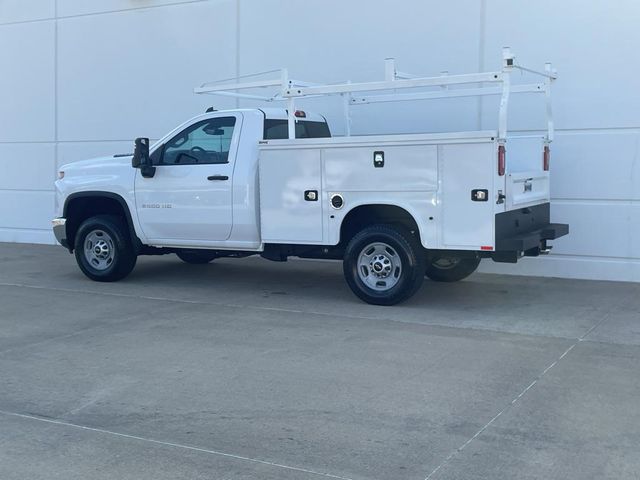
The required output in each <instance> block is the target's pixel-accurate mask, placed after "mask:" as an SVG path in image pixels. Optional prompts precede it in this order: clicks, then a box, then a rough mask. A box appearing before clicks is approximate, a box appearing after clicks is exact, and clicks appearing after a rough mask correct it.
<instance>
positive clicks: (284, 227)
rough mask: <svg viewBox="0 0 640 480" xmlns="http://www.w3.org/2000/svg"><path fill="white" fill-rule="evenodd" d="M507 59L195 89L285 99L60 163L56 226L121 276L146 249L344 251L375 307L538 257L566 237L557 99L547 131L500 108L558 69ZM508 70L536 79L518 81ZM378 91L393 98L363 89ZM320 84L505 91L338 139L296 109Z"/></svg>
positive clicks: (191, 252)
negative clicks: (556, 146) (557, 166)
mask: <svg viewBox="0 0 640 480" xmlns="http://www.w3.org/2000/svg"><path fill="white" fill-rule="evenodd" d="M503 60H504V61H503V68H502V70H501V71H498V72H489V73H483V74H471V75H450V76H449V75H447V76H438V77H415V76H409V75H408V74H402V73H400V72H397V71H396V70H395V65H394V64H393V61H387V74H386V77H385V80H384V81H382V82H370V83H361V84H357V83H347V84H340V85H325V86H318V85H316V84H310V83H308V82H296V81H294V80H289V79H288V77H287V74H286V71H283V74H282V76H281V78H279V79H278V81H277V82H275V81H264V82H256V81H253V82H249V83H244V84H242V83H230V84H222V85H220V84H217V85H213V86H204V87H201V88H199V89H197V93H214V94H216V93H224V94H235V95H238V96H244V97H249V98H257V97H256V96H254V95H249V94H243V93H238V92H240V91H242V89H245V88H265V87H272V86H278V87H279V89H278V92H277V94H276V95H275V96H274V97H265V98H264V99H265V100H278V99H284V100H286V101H287V102H288V108H287V109H284V108H280V109H275V108H269V109H258V108H253V109H236V110H227V111H213V110H210V111H208V112H207V113H205V114H204V115H199V116H197V117H194V118H192V119H191V120H189V121H187V122H186V123H184V124H182V125H180V126H179V127H177V128H176V129H175V130H173V131H171V132H170V133H168V134H167V135H166V136H165V137H163V138H161V139H160V140H158V141H157V142H155V143H154V144H153V145H152V146H150V145H149V140H148V139H146V138H139V139H136V142H135V152H134V154H133V155H131V154H127V155H114V156H111V157H104V158H99V159H93V160H87V161H82V162H77V163H73V164H68V165H65V166H63V167H62V168H61V170H60V172H59V174H58V177H59V178H58V180H57V181H56V183H55V185H56V194H57V195H56V197H57V213H56V214H57V218H55V219H54V220H53V230H54V233H55V236H56V238H57V240H58V241H59V242H60V244H62V245H63V246H64V247H66V248H67V249H69V251H70V252H75V257H76V260H77V263H78V265H79V267H80V269H81V270H82V271H83V272H84V274H85V275H86V276H88V277H89V278H91V279H93V280H97V281H115V280H119V279H122V278H124V277H125V276H127V275H128V274H129V273H130V272H131V271H132V270H133V268H134V266H135V263H136V258H137V256H138V255H148V254H150V255H155V254H168V253H175V254H177V256H178V257H179V258H180V259H182V260H183V261H185V262H188V263H207V262H210V261H212V260H213V259H215V258H219V257H244V256H248V255H261V256H262V257H264V258H267V259H269V260H275V261H284V260H286V259H287V257H289V256H297V257H304V258H317V259H336V260H343V265H344V275H345V278H346V281H347V284H348V285H349V287H350V288H351V289H352V291H353V292H354V293H355V294H356V295H357V296H358V297H360V298H361V299H362V300H364V301H366V302H368V303H372V304H378V305H392V304H395V303H398V302H400V301H403V300H405V299H407V298H408V297H410V296H411V295H413V294H414V293H415V292H416V291H417V290H418V289H419V288H420V286H421V284H422V281H423V278H424V276H425V275H426V276H427V277H429V278H430V279H432V280H435V281H447V282H449V281H457V280H461V279H463V278H465V277H467V276H468V275H470V274H471V273H472V272H474V271H475V270H476V268H477V267H478V264H479V262H480V260H481V259H482V258H491V259H493V260H494V261H497V262H516V261H517V260H518V259H519V258H520V257H521V256H525V255H526V256H537V255H539V254H542V253H546V252H547V251H548V249H549V247H548V245H547V241H548V240H551V239H555V238H557V237H559V236H562V235H565V234H567V233H568V226H567V225H564V224H554V223H550V203H549V201H550V196H549V143H550V142H551V140H552V135H553V130H552V127H553V125H552V122H551V118H550V113H551V111H550V103H548V105H547V114H548V117H549V118H548V131H547V133H546V135H538V136H535V135H534V136H520V137H518V136H514V135H507V131H506V104H507V102H508V98H509V94H510V93H513V92H541V93H545V94H546V97H547V99H549V98H550V96H549V93H550V85H551V81H552V80H553V79H555V73H554V72H552V71H551V69H550V67H547V69H546V70H545V71H544V72H536V71H532V70H530V69H524V67H520V66H518V65H517V64H516V63H515V61H514V57H513V56H512V55H511V54H510V52H509V51H508V50H506V51H505V54H504V58H503ZM514 68H521V69H523V70H526V71H527V72H532V73H533V74H537V75H541V76H543V78H544V79H545V80H544V83H540V84H531V85H522V86H512V85H511V84H510V82H509V74H510V72H511V70H512V69H514ZM495 83H499V84H500V86H499V87H497V88H495V87H492V85H494V84H495ZM469 84H473V85H475V86H473V87H472V88H469V87H464V88H453V87H455V86H457V85H469ZM477 85H480V86H477ZM487 85H489V86H487ZM420 87H422V88H423V89H426V91H422V92H419V91H417V90H416V89H417V88H420ZM432 87H436V88H437V90H433V88H432ZM405 88H407V89H410V91H409V93H398V91H402V89H405ZM380 90H393V91H394V92H393V93H392V94H386V95H373V96H363V95H364V94H363V92H378V91H380ZM324 94H335V95H341V96H342V97H343V99H344V103H345V112H346V113H347V117H348V108H349V107H350V106H355V105H359V104H367V103H372V102H375V101H391V100H394V101H395V100H400V101H403V100H411V101H413V100H421V99H429V98H443V97H444V98H447V97H461V96H470V95H485V94H486V95H498V96H500V97H501V102H500V120H499V123H500V125H499V128H498V129H497V130H495V131H477V132H462V133H438V134H411V135H382V136H350V135H347V136H344V137H331V135H330V131H329V127H328V125H327V122H326V120H325V119H324V117H322V116H321V115H317V114H311V113H305V112H303V111H300V110H295V105H294V100H295V99H296V98H298V97H303V96H317V95H324ZM403 95H404V97H402V96H403ZM398 96H400V97H398ZM405 97H406V98H405ZM347 125H349V120H348V119H347ZM347 133H348V134H349V131H347ZM507 150H508V151H509V159H508V160H507V153H506V152H507Z"/></svg>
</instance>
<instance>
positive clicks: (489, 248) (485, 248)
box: [480, 245, 493, 250]
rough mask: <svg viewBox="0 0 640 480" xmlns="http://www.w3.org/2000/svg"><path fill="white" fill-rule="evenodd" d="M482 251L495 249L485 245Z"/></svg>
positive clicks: (481, 248)
mask: <svg viewBox="0 0 640 480" xmlns="http://www.w3.org/2000/svg"><path fill="white" fill-rule="evenodd" d="M480 250H493V247H491V246H489V245H483V246H482V247H480Z"/></svg>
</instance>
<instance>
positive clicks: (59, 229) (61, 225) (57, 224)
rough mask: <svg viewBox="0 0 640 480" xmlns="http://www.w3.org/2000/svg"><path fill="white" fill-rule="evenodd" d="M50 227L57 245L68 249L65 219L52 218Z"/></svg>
mask: <svg viewBox="0 0 640 480" xmlns="http://www.w3.org/2000/svg"><path fill="white" fill-rule="evenodd" d="M51 225H52V226H53V234H54V235H55V237H56V240H57V241H58V243H59V244H60V245H62V246H63V247H65V248H69V242H67V219H66V218H63V217H58V218H54V219H53V220H51Z"/></svg>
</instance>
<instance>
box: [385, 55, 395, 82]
mask: <svg viewBox="0 0 640 480" xmlns="http://www.w3.org/2000/svg"><path fill="white" fill-rule="evenodd" d="M384 79H385V80H386V81H387V82H393V81H394V80H395V79H396V59H395V58H385V59H384Z"/></svg>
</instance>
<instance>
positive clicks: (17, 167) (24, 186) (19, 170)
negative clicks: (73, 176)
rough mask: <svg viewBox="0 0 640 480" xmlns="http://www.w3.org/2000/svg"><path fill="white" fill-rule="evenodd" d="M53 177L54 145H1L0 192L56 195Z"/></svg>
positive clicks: (0, 224)
mask: <svg viewBox="0 0 640 480" xmlns="http://www.w3.org/2000/svg"><path fill="white" fill-rule="evenodd" d="M54 175H55V144H54V143H0V191H1V190H14V191H15V190H49V191H53V181H54V179H55V177H54ZM14 205H15V204H14ZM4 221H5V218H4V217H0V227H2V226H6V225H4V223H5V222H4Z"/></svg>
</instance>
